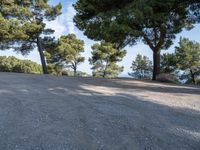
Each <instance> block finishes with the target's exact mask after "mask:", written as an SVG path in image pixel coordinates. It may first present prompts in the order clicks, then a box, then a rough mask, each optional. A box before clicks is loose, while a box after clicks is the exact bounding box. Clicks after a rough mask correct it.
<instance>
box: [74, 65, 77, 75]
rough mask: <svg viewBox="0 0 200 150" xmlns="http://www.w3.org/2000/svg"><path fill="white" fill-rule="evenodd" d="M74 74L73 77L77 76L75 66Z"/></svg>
mask: <svg viewBox="0 0 200 150" xmlns="http://www.w3.org/2000/svg"><path fill="white" fill-rule="evenodd" d="M74 76H75V77H76V76H77V70H76V67H75V68H74Z"/></svg>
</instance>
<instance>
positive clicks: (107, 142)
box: [0, 73, 200, 150]
mask: <svg viewBox="0 0 200 150" xmlns="http://www.w3.org/2000/svg"><path fill="white" fill-rule="evenodd" d="M63 149H64V150H71V149H72V150H90V149H91V150H96V149H97V150H111V149H114V150H117V149H119V150H129V149H130V150H132V149H134V150H143V149H147V150H149V149H152V150H160V149H164V150H165V149H166V150H177V149H181V150H199V149H200V88H198V87H185V86H174V85H167V84H160V83H151V82H142V81H133V80H119V79H116V80H104V79H92V78H67V77H55V76H45V75H44V76H40V75H25V74H8V73H0V150H63Z"/></svg>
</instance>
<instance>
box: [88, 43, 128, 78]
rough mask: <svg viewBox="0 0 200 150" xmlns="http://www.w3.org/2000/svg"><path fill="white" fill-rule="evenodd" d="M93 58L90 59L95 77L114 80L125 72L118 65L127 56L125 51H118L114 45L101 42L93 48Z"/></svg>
mask: <svg viewBox="0 0 200 150" xmlns="http://www.w3.org/2000/svg"><path fill="white" fill-rule="evenodd" d="M92 50H93V51H92V57H91V58H90V59H89V62H90V64H91V65H93V67H92V70H93V76H95V77H106V78H112V77H117V76H118V75H119V73H121V72H122V71H123V67H120V66H118V65H117V62H120V61H122V59H123V57H124V56H125V55H126V51H125V50H118V49H117V48H116V46H115V45H114V44H111V43H106V42H101V44H94V45H93V46H92Z"/></svg>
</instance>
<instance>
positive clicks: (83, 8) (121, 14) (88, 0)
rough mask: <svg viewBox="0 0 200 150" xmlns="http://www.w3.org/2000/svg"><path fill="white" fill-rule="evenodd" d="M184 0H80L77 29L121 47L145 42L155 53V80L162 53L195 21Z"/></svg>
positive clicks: (76, 22)
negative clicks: (141, 41) (162, 50)
mask: <svg viewBox="0 0 200 150" xmlns="http://www.w3.org/2000/svg"><path fill="white" fill-rule="evenodd" d="M185 2H186V1H181V0H148V1H147V0H126V1H124V0H109V1H108V0H101V1H97V0H78V1H77V3H76V4H75V5H74V8H75V9H76V11H77V14H76V16H75V17H74V22H75V24H76V26H77V27H78V28H79V29H80V30H82V31H84V34H85V35H86V36H87V37H89V38H91V39H94V40H105V41H106V42H111V43H117V44H118V47H124V46H126V45H133V44H135V43H136V42H137V41H139V40H141V39H142V40H143V42H144V43H145V44H147V45H148V46H149V47H150V49H151V50H152V51H153V52H154V58H153V59H154V69H153V72H154V73H153V79H156V75H157V74H159V72H160V51H161V49H167V48H169V46H171V45H172V43H173V39H174V38H175V35H176V34H177V33H180V32H181V31H182V28H183V27H188V25H189V24H190V23H192V22H191V20H190V19H188V17H187V14H188V13H189V9H186V7H188V5H187V4H186V3H185Z"/></svg>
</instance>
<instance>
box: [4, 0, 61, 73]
mask: <svg viewBox="0 0 200 150" xmlns="http://www.w3.org/2000/svg"><path fill="white" fill-rule="evenodd" d="M0 3H1V7H0V13H1V14H0V16H3V18H4V19H1V18H2V17H0V24H1V23H4V22H6V23H7V26H6V27H5V28H4V29H3V31H1V30H0V38H1V37H2V38H3V39H4V41H2V40H1V39H0V40H1V41H0V44H1V47H2V48H13V49H14V50H15V51H17V52H21V53H22V54H23V55H26V54H29V52H30V51H32V50H33V49H34V48H36V47H37V48H38V51H39V54H40V58H41V63H42V67H43V72H44V73H48V72H47V67H46V62H45V58H44V54H43V51H44V49H45V48H46V47H45V46H46V45H44V44H43V43H44V42H45V40H46V38H50V36H49V35H50V34H52V33H53V30H51V29H46V28H45V26H46V24H45V23H44V21H45V20H47V21H52V20H54V19H55V18H56V17H57V16H58V15H60V14H61V8H62V6H61V4H58V5H56V6H50V5H49V4H48V0H36V1H35V0H23V1H19V0H5V1H4V0H1V1H0ZM13 23H14V25H13ZM12 26H14V27H13V28H12ZM13 32H14V34H13ZM4 37H6V38H4ZM5 39H7V40H5Z"/></svg>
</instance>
